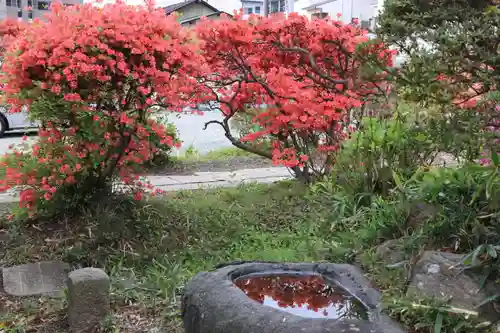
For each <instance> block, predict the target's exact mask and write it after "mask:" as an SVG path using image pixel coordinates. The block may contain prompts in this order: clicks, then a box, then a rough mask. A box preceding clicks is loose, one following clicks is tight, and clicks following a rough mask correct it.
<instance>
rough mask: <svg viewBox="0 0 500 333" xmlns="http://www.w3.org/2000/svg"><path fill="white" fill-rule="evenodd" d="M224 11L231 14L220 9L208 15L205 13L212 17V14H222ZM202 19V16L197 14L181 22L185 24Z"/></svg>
mask: <svg viewBox="0 0 500 333" xmlns="http://www.w3.org/2000/svg"><path fill="white" fill-rule="evenodd" d="M222 13H225V14H226V15H228V16H230V17H231V15H229V14H228V13H226V12H221V11H218V12H213V13H212V14H208V15H204V16H205V17H211V16H215V15H221V14H222ZM200 19H201V16H195V17H190V18H188V19H185V20H182V21H181V22H180V23H181V24H185V23H189V22H193V21H197V20H200Z"/></svg>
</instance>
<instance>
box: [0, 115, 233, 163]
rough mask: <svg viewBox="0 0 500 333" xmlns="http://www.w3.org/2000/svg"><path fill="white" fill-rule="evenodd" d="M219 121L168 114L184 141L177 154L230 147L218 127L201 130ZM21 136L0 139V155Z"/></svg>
mask: <svg viewBox="0 0 500 333" xmlns="http://www.w3.org/2000/svg"><path fill="white" fill-rule="evenodd" d="M221 119H222V117H221V115H220V114H219V113H217V112H205V114H204V115H203V116H200V115H195V114H182V115H179V114H169V115H168V120H169V121H170V122H173V123H174V124H175V125H176V127H177V130H178V132H179V135H180V138H181V140H183V141H184V143H183V145H182V147H181V149H180V150H179V153H181V152H182V151H184V150H186V149H187V148H189V147H190V146H193V147H194V148H196V149H197V150H198V151H199V152H200V153H201V154H203V153H207V152H209V151H211V150H214V149H218V148H223V147H230V146H231V144H230V143H229V141H228V140H227V139H226V137H225V136H224V131H223V130H222V128H221V127H220V126H219V125H217V124H213V125H210V126H208V128H207V130H205V131H204V130H203V127H204V126H205V123H206V122H207V121H210V120H221ZM23 135H24V133H22V132H19V131H18V132H12V133H6V134H5V136H4V137H3V138H0V155H2V154H5V153H6V152H8V151H9V146H10V145H12V144H14V145H19V144H22V143H23V140H22V137H23ZM33 140H36V131H35V132H34V131H31V132H30V133H29V137H28V141H33Z"/></svg>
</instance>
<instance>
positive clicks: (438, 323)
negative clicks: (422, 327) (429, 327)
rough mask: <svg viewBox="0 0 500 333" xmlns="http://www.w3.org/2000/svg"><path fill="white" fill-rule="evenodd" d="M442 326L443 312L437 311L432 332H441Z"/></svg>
mask: <svg viewBox="0 0 500 333" xmlns="http://www.w3.org/2000/svg"><path fill="white" fill-rule="evenodd" d="M442 327H443V314H442V313H441V312H439V313H438V314H437V316H436V322H435V323H434V333H441V328H442Z"/></svg>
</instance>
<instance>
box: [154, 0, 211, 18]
mask: <svg viewBox="0 0 500 333" xmlns="http://www.w3.org/2000/svg"><path fill="white" fill-rule="evenodd" d="M193 3H200V4H203V5H205V6H206V7H208V8H210V9H212V10H213V11H215V12H219V10H218V9H217V8H215V7H214V6H212V5H211V4H209V3H208V2H206V1H203V0H186V1H183V2H179V3H175V4H173V5H169V6H167V7H164V9H165V13H166V14H167V15H168V14H170V13H173V12H175V11H178V10H179V9H182V8H184V7H186V6H188V5H191V4H193Z"/></svg>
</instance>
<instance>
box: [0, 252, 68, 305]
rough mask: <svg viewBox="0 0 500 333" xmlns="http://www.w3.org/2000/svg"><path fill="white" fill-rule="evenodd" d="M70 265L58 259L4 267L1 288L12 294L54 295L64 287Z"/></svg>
mask: <svg viewBox="0 0 500 333" xmlns="http://www.w3.org/2000/svg"><path fill="white" fill-rule="evenodd" d="M69 270H70V267H69V265H68V264H67V263H64V262H60V261H42V262H37V263H31V264H25V265H20V266H13V267H7V268H4V269H3V271H2V278H3V289H4V291H5V292H6V293H7V294H9V295H12V296H19V297H23V296H35V295H46V296H55V295H57V294H59V293H60V292H62V291H63V290H64V289H65V288H66V280H67V277H68V272H69Z"/></svg>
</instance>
